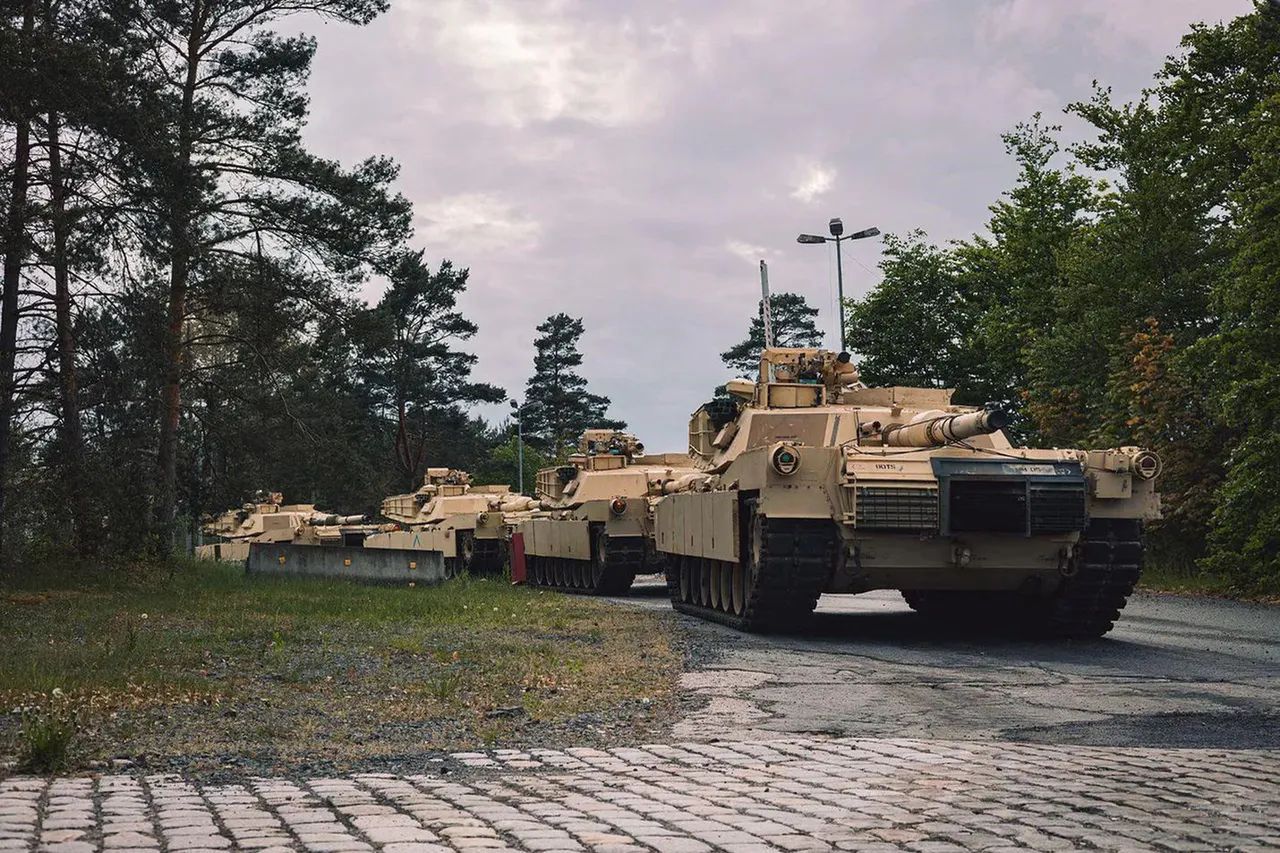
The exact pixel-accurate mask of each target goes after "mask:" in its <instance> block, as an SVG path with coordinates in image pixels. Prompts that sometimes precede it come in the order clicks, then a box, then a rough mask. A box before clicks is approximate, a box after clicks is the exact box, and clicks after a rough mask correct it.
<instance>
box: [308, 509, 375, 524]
mask: <svg viewBox="0 0 1280 853" xmlns="http://www.w3.org/2000/svg"><path fill="white" fill-rule="evenodd" d="M365 521H366V519H365V517H364V516H363V515H334V514H332V513H324V512H317V513H314V514H313V515H311V516H308V518H307V524H309V525H311V526H312V527H330V526H332V525H335V524H364V522H365Z"/></svg>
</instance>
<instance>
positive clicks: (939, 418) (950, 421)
mask: <svg viewBox="0 0 1280 853" xmlns="http://www.w3.org/2000/svg"><path fill="white" fill-rule="evenodd" d="M1008 424H1009V413H1008V412H1006V411H1004V410H1003V409H984V410H983V411H981V412H967V413H966V414H963V415H943V414H938V415H936V416H930V417H927V418H924V419H921V420H918V421H916V422H915V423H909V424H899V425H897V426H891V427H889V428H888V429H886V430H885V431H884V433H882V434H883V435H884V443H885V444H887V445H889V446H891V447H941V446H942V445H944V444H948V443H950V442H952V441H963V440H964V439H966V438H973V437H974V436H975V435H990V434H991V433H993V432H996V431H998V430H1002V429H1004V428H1005V427H1006V426H1008Z"/></svg>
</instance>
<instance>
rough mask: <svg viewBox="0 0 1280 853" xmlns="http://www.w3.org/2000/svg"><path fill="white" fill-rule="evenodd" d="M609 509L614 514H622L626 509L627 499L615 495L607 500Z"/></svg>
mask: <svg viewBox="0 0 1280 853" xmlns="http://www.w3.org/2000/svg"><path fill="white" fill-rule="evenodd" d="M609 510H610V511H611V512H612V513H613V514H614V515H622V514H623V513H624V512H626V511H627V499H626V498H623V497H617V498H614V499H613V500H611V501H609Z"/></svg>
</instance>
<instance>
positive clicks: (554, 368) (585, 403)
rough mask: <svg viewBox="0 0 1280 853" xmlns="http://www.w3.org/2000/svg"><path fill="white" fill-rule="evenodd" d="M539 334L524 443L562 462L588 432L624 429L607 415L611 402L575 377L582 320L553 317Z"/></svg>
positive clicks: (579, 360) (528, 389)
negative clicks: (596, 429) (593, 392)
mask: <svg viewBox="0 0 1280 853" xmlns="http://www.w3.org/2000/svg"><path fill="white" fill-rule="evenodd" d="M538 333H539V334H538V337H537V338H535V339H534V341H533V345H534V347H535V348H536V350H537V354H536V355H534V357H533V376H531V377H529V382H528V385H527V386H526V388H525V416H524V417H525V425H524V434H525V439H526V440H527V441H529V443H531V444H533V445H534V446H535V447H537V448H538V449H539V450H541V451H542V452H543V453H545V454H547V455H548V456H551V457H555V458H562V457H564V456H565V455H566V454H567V453H569V452H570V451H571V450H572V449H573V447H574V445H575V444H576V443H577V440H578V436H579V435H580V434H581V433H582V431H583V430H585V429H595V428H601V429H622V428H623V427H625V426H626V424H625V423H623V422H622V421H617V420H613V419H611V418H609V417H608V416H607V414H606V412H607V410H608V408H609V398H608V397H602V396H600V395H599V394H592V393H589V392H588V391H587V380H586V379H583V378H582V377H581V376H579V375H578V373H577V372H576V369H577V368H578V367H581V366H582V353H580V352H579V351H578V341H579V340H580V339H581V338H582V333H583V326H582V320H581V319H580V318H574V317H570V316H569V315H568V314H553V315H551V316H550V317H548V318H547V319H546V322H544V323H542V324H541V325H539V326H538Z"/></svg>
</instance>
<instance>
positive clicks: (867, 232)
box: [849, 225, 880, 240]
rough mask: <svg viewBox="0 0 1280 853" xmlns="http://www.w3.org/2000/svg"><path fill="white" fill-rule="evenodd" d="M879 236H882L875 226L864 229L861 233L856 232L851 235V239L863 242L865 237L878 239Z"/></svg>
mask: <svg viewBox="0 0 1280 853" xmlns="http://www.w3.org/2000/svg"><path fill="white" fill-rule="evenodd" d="M878 236H880V229H879V228H876V227H875V226H874V225H873V226H871V227H870V228H864V229H862V230H861V231H855V232H854V233H852V234H850V235H849V239H850V240H861V239H862V238H863V237H878Z"/></svg>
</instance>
